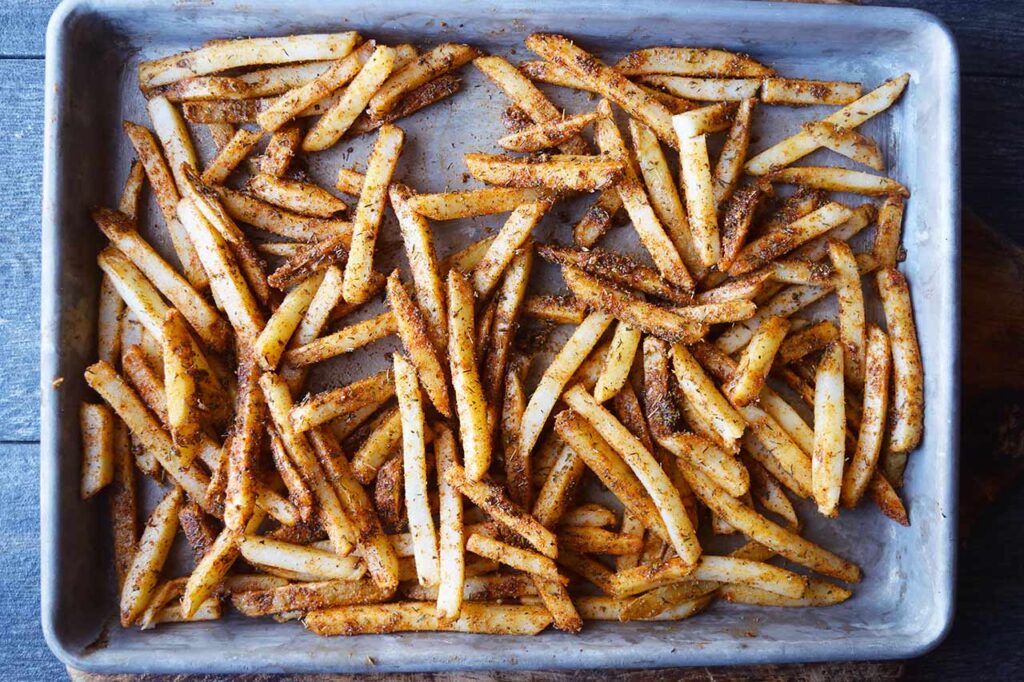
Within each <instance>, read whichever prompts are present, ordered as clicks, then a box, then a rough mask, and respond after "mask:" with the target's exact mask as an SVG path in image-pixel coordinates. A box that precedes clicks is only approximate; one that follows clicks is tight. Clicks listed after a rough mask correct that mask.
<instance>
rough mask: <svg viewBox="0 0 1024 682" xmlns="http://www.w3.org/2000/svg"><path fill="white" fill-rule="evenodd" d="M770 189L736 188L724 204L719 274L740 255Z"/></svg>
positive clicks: (755, 186)
mask: <svg viewBox="0 0 1024 682" xmlns="http://www.w3.org/2000/svg"><path fill="white" fill-rule="evenodd" d="M770 191H771V187H770V186H764V187H762V186H761V185H747V186H746V187H741V188H740V189H738V190H736V191H735V192H734V193H733V194H732V195H731V196H730V197H729V199H728V200H726V202H725V203H724V205H722V213H723V215H722V230H721V238H722V260H720V261H719V262H718V270H719V273H720V274H719V276H722V275H721V273H724V272H727V271H728V270H729V269H730V268H731V267H732V265H733V263H734V262H735V261H736V258H737V257H738V256H739V255H740V252H741V249H742V248H743V246H744V244H745V242H746V240H747V234H748V233H749V232H750V227H751V225H752V224H753V222H754V215H755V214H756V213H757V209H758V206H759V204H760V203H761V201H762V200H763V199H764V198H765V196H766V194H768V193H769V192H770Z"/></svg>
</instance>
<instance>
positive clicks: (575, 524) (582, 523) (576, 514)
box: [558, 502, 643, 535]
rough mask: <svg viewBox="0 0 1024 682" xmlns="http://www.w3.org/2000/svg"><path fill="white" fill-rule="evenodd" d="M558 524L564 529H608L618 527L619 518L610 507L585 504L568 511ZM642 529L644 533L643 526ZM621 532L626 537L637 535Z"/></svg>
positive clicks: (591, 503)
mask: <svg viewBox="0 0 1024 682" xmlns="http://www.w3.org/2000/svg"><path fill="white" fill-rule="evenodd" d="M634 520H635V519H634ZM558 523H559V525H561V526H562V527H563V528H607V527H609V526H614V525H616V524H617V523H618V517H617V516H616V514H615V512H614V511H612V510H611V509H609V508H608V507H605V506H603V505H600V504H597V503H595V502H585V503H584V504H581V505H579V506H578V507H573V508H572V509H569V510H567V511H566V512H565V513H564V514H563V515H562V517H561V518H560V519H559V520H558ZM625 525H626V524H624V526H625ZM640 528H641V533H642V532H643V530H642V526H641V527H640ZM620 532H621V533H623V534H626V535H635V533H631V532H627V531H626V530H621V531H620Z"/></svg>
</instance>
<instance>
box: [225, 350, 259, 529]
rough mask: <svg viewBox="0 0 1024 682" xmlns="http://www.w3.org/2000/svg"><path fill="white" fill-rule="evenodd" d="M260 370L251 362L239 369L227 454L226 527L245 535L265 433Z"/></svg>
mask: <svg viewBox="0 0 1024 682" xmlns="http://www.w3.org/2000/svg"><path fill="white" fill-rule="evenodd" d="M258 381H259V370H258V369H257V368H256V366H255V364H254V363H252V362H251V361H243V362H242V363H241V364H240V366H239V369H238V393H237V395H236V397H235V408H236V409H235V430H234V434H233V436H232V438H231V441H230V443H231V445H230V448H229V449H228V451H227V457H228V463H227V465H228V480H227V489H226V490H225V493H224V525H225V526H226V527H227V528H228V529H229V530H232V531H235V532H242V531H243V530H244V529H245V527H246V525H247V524H248V523H249V520H250V519H251V518H252V517H253V512H254V510H255V507H256V495H257V486H256V461H257V459H256V458H257V456H258V454H259V448H260V445H261V441H262V435H263V429H264V416H265V411H264V405H263V400H262V398H263V395H262V392H261V391H260V388H259V385H258Z"/></svg>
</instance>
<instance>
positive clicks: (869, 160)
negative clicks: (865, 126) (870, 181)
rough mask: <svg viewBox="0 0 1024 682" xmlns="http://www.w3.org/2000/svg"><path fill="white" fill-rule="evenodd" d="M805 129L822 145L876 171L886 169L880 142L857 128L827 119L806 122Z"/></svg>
mask: <svg viewBox="0 0 1024 682" xmlns="http://www.w3.org/2000/svg"><path fill="white" fill-rule="evenodd" d="M803 129H804V132H807V133H809V134H810V136H811V137H812V138H814V141H815V142H817V143H818V144H820V145H821V146H822V147H827V148H828V149H831V150H832V151H834V152H836V153H837V154H842V155H843V156H845V157H847V158H849V159H852V160H854V161H856V162H857V163H863V164H864V165H865V166H868V167H869V168H873V169H874V170H876V171H883V170H885V162H884V161H883V160H882V151H881V150H880V149H879V148H878V143H877V142H875V141H874V140H872V139H871V138H869V137H865V136H864V135H861V134H860V133H858V132H857V131H856V130H853V129H851V128H843V127H841V126H838V125H836V124H835V123H828V122H827V121H812V122H811V123H806V124H804V126H803Z"/></svg>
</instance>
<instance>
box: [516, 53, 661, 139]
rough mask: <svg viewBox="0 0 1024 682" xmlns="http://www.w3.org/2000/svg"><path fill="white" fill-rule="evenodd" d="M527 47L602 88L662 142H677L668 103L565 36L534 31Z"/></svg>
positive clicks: (586, 81) (602, 93)
mask: <svg viewBox="0 0 1024 682" xmlns="http://www.w3.org/2000/svg"><path fill="white" fill-rule="evenodd" d="M526 47H528V48H529V49H530V50H532V51H533V52H536V53H537V54H539V55H540V56H541V57H543V58H544V59H546V60H548V61H550V62H553V63H555V64H558V65H559V66H562V67H564V68H565V69H566V70H568V71H569V72H571V73H572V74H573V75H574V76H576V77H577V78H579V79H580V80H581V81H583V82H584V83H586V84H587V86H588V87H589V88H593V89H594V90H596V91H598V92H599V94H600V95H601V96H602V97H604V98H606V99H609V100H611V101H612V102H614V103H615V104H617V105H619V106H620V107H622V108H623V109H624V110H626V111H627V112H628V113H629V115H630V116H632V117H633V118H636V119H639V120H640V121H642V122H643V123H644V124H646V125H647V126H650V128H651V129H652V130H654V132H655V133H656V134H657V136H658V137H659V138H660V139H661V141H662V142H665V143H666V144H669V145H672V146H673V147H674V146H675V145H676V144H677V142H676V139H675V135H674V134H673V133H672V122H671V114H669V112H668V110H667V109H666V108H665V107H664V105H662V104H661V103H660V102H658V101H657V100H655V99H654V98H652V97H651V96H650V95H649V94H647V93H646V92H645V91H644V90H642V89H641V88H640V86H638V85H636V84H635V83H632V82H630V81H629V80H627V79H626V77H625V76H623V75H622V74H621V73H619V72H618V71H616V70H615V69H613V68H611V67H609V66H606V65H605V64H603V63H601V61H600V60H598V59H597V58H596V57H594V56H593V55H592V54H590V53H588V52H586V51H585V50H583V49H582V48H580V47H579V46H577V45H575V44H574V43H573V42H572V41H571V40H569V39H568V38H566V37H565V36H560V35H556V34H553V33H533V34H531V35H530V36H529V37H528V38H527V39H526Z"/></svg>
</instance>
